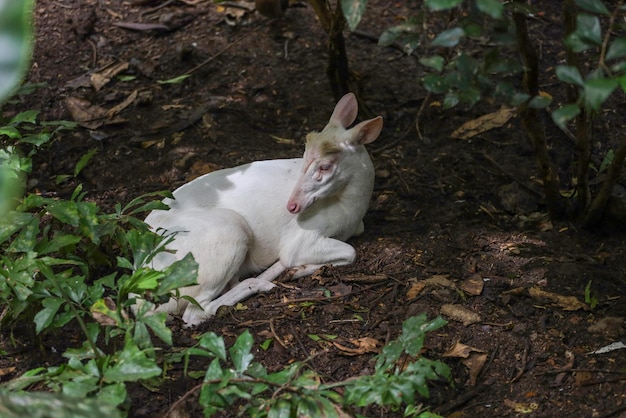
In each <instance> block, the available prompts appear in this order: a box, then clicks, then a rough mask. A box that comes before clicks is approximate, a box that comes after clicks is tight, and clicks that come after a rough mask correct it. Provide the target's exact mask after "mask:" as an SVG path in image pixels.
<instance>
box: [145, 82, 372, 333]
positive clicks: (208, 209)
mask: <svg viewBox="0 0 626 418" xmlns="http://www.w3.org/2000/svg"><path fill="white" fill-rule="evenodd" d="M357 110H358V107H357V102H356V99H355V97H354V95H352V94H348V95H346V96H344V97H343V98H342V99H341V100H340V101H339V103H337V106H336V107H335V110H334V112H333V114H332V116H331V118H330V121H329V123H328V125H327V126H326V127H325V128H324V130H323V131H322V132H320V133H312V134H310V136H309V139H308V141H307V148H306V150H305V153H304V158H294V159H287V160H268V161H256V162H253V163H251V164H246V165H242V166H239V167H235V168H229V169H225V170H219V171H215V172H212V173H209V174H206V175H204V176H202V177H199V178H197V179H195V180H193V181H191V182H189V183H187V184H185V185H183V186H181V187H180V188H178V189H177V190H176V191H175V192H174V198H175V200H171V199H165V201H164V202H165V203H167V204H168V205H169V206H170V210H169V211H153V212H152V213H150V214H149V215H148V217H147V218H146V222H147V223H148V224H149V225H150V226H151V227H152V228H153V229H154V230H157V231H163V232H164V233H171V232H177V234H176V236H175V238H174V241H173V242H172V243H171V244H169V245H168V249H171V250H176V253H175V254H172V253H169V252H168V253H160V254H159V255H157V257H155V259H154V261H153V267H154V268H156V269H160V268H163V267H166V266H167V265H169V264H171V263H172V262H173V261H175V260H177V259H181V258H182V257H184V256H185V255H186V254H187V253H189V252H191V253H192V254H193V256H194V258H195V260H196V261H197V262H198V264H199V271H198V285H196V286H190V287H187V288H184V289H181V293H182V294H183V295H189V296H192V297H193V298H195V299H196V300H197V301H198V303H199V304H200V305H201V306H202V307H203V310H200V309H198V308H197V307H195V306H193V305H190V304H188V302H187V301H185V300H183V299H181V300H170V302H169V303H167V304H165V305H163V306H162V307H160V308H159V309H160V310H164V311H166V312H168V313H172V314H182V316H183V320H184V321H185V322H186V323H187V324H188V325H193V324H197V323H200V322H202V321H203V320H205V319H207V318H209V317H210V316H212V315H214V314H215V312H216V311H217V308H219V307H220V306H223V305H229V306H232V305H234V304H235V303H237V302H239V301H240V300H242V299H244V298H246V297H248V296H250V295H252V294H254V293H257V292H260V291H267V290H269V289H271V288H272V287H274V285H273V284H272V280H274V279H275V278H276V277H278V276H279V275H280V274H281V273H282V272H284V271H285V270H288V269H292V270H293V273H294V274H295V276H296V277H300V276H304V275H307V274H311V273H312V272H314V271H315V270H316V269H317V268H319V267H320V266H322V265H325V264H333V265H343V264H349V263H352V262H353V261H354V259H355V256H356V254H355V251H354V248H352V246H350V245H349V244H346V243H345V242H343V241H345V240H347V239H348V238H350V237H351V236H353V235H357V234H360V233H361V232H363V222H362V219H363V216H364V215H365V212H366V211H367V207H368V205H369V200H370V197H371V193H372V189H373V182H374V168H373V166H372V162H371V160H370V158H369V155H368V154H367V151H366V150H365V147H364V146H363V144H366V143H370V142H372V141H374V140H375V139H376V138H377V137H378V135H379V134H380V130H381V129H382V118H380V117H377V118H375V119H371V120H369V121H365V122H361V123H360V124H358V125H357V126H355V127H353V128H351V129H347V127H348V126H349V125H350V124H352V122H354V119H355V118H356V115H357ZM324 143H326V144H327V143H330V144H334V145H335V146H336V149H337V150H340V151H339V152H336V153H332V154H328V153H326V154H325V153H324V150H325V149H327V147H324V146H322V144H324ZM263 270H265V271H264V272H263V273H261V274H260V275H259V276H258V277H256V278H248V277H249V276H250V275H252V274H255V273H257V272H259V271H263ZM241 278H246V279H245V280H243V281H241V282H239V279H241ZM229 285H230V286H232V288H231V289H229V290H227V291H226V292H225V293H224V294H223V295H222V296H219V295H220V294H221V293H222V292H223V291H224V290H225V289H226V288H227V286H229ZM218 296H219V297H218Z"/></svg>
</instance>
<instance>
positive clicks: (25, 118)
mask: <svg viewBox="0 0 626 418" xmlns="http://www.w3.org/2000/svg"><path fill="white" fill-rule="evenodd" d="M0 3H1V2H0ZM37 115H39V111H38V110H26V111H24V112H20V113H18V114H17V115H15V116H13V118H12V119H11V120H10V121H9V125H10V126H17V125H19V124H21V123H31V124H34V123H37Z"/></svg>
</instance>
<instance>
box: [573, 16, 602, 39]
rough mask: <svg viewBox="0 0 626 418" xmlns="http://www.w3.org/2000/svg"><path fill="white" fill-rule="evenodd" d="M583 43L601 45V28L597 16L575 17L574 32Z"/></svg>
mask: <svg viewBox="0 0 626 418" xmlns="http://www.w3.org/2000/svg"><path fill="white" fill-rule="evenodd" d="M575 33H576V34H577V35H578V36H579V38H580V39H581V40H582V41H583V42H589V43H592V44H594V45H598V46H599V45H602V28H601V27H600V19H599V18H598V17H597V16H591V15H588V14H584V13H581V14H579V15H578V16H577V17H576V32H575Z"/></svg>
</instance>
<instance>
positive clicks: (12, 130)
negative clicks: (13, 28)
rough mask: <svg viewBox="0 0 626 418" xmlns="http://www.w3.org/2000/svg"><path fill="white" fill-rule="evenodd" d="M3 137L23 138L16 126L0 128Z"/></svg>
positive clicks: (0, 134)
mask: <svg viewBox="0 0 626 418" xmlns="http://www.w3.org/2000/svg"><path fill="white" fill-rule="evenodd" d="M0 1H1V0H0ZM2 135H5V136H7V137H9V138H11V139H15V138H21V137H22V133H21V132H20V131H19V129H17V128H16V127H15V126H0V136H2Z"/></svg>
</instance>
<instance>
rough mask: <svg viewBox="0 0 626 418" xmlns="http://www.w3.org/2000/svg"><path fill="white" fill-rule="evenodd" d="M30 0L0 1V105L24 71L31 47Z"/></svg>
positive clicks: (31, 11)
mask: <svg viewBox="0 0 626 418" xmlns="http://www.w3.org/2000/svg"><path fill="white" fill-rule="evenodd" d="M32 13H33V0H22V1H16V0H0V45H2V56H1V57H0V104H1V103H4V101H5V100H6V99H7V98H8V97H10V96H11V94H13V92H14V91H15V89H16V88H17V87H18V84H20V81H21V80H22V78H23V77H24V75H25V74H26V71H27V70H28V67H29V64H30V59H31V56H32V47H33V24H32V21H33V20H32Z"/></svg>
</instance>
